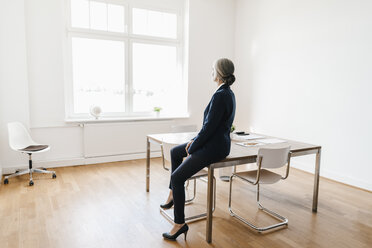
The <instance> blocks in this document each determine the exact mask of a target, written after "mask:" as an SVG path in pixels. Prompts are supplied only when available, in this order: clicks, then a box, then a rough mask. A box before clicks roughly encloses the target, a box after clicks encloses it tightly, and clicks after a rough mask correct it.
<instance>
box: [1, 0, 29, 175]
mask: <svg viewBox="0 0 372 248" xmlns="http://www.w3.org/2000/svg"><path fill="white" fill-rule="evenodd" d="M28 103H29V97H28V80H27V61H26V36H25V15H24V2H23V0H12V1H1V3H0V161H1V164H2V166H3V168H4V167H6V165H7V164H12V163H17V164H19V163H26V162H27V159H26V158H21V157H19V156H18V154H15V153H14V152H12V151H11V150H10V148H9V145H8V134H7V126H6V124H7V123H8V122H11V121H16V120H18V121H22V122H23V123H24V124H25V125H29V108H28V105H29V104H28Z"/></svg>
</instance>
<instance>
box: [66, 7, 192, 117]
mask: <svg viewBox="0 0 372 248" xmlns="http://www.w3.org/2000/svg"><path fill="white" fill-rule="evenodd" d="M71 1H73V0H65V2H66V5H65V6H66V11H65V13H66V15H65V20H66V22H65V23H66V24H65V26H66V39H65V44H64V47H65V59H64V60H65V63H64V64H65V75H66V78H65V113H66V119H67V120H70V119H86V118H91V116H90V115H89V113H74V102H73V101H74V96H73V94H74V92H73V72H72V38H73V37H80V38H92V39H106V40H117V41H123V42H124V46H125V50H124V51H125V112H122V113H110V112H104V113H103V114H102V117H103V118H105V117H108V118H123V117H124V118H125V117H128V118H133V117H151V116H153V112H152V111H149V112H133V77H132V76H133V71H132V44H133V43H144V44H154V45H166V46H175V47H176V49H177V68H178V75H179V82H180V83H181V84H182V87H183V88H186V89H187V85H185V84H186V82H185V80H184V72H185V70H184V67H185V60H184V52H185V47H184V45H185V42H184V1H183V0H179V1H178V2H177V1H174V0H160V1H157V3H159V5H154V2H153V0H143V1H138V0H137V1H136V0H93V1H97V2H104V3H112V4H118V5H122V6H124V8H125V9H124V15H125V23H124V30H125V32H124V33H116V32H109V31H101V30H93V29H85V28H75V27H72V25H71V6H70V3H71ZM170 3H172V4H171V5H170ZM133 8H142V9H146V10H152V11H160V12H166V13H172V14H176V15H177V38H176V39H173V38H163V37H155V36H147V35H138V34H133V33H132V9H133ZM185 94H187V91H186V92H185ZM186 104H187V103H186ZM178 115H179V114H175V116H178ZM181 115H182V116H184V115H187V114H186V113H182V114H181Z"/></svg>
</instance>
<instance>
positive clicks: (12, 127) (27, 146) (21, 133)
mask: <svg viewBox="0 0 372 248" xmlns="http://www.w3.org/2000/svg"><path fill="white" fill-rule="evenodd" d="M8 133H9V146H10V148H11V149H13V150H14V151H17V152H21V153H26V154H28V156H29V160H28V169H26V170H20V171H18V170H17V171H16V172H15V173H14V174H11V175H9V176H5V177H4V184H8V183H9V178H12V177H16V176H21V175H24V174H29V175H30V179H29V185H30V186H32V185H34V181H33V179H32V173H45V174H52V178H56V177H57V176H56V173H55V172H54V171H48V170H46V169H34V168H32V154H34V153H41V152H46V151H48V150H50V146H49V145H43V144H38V143H36V142H35V141H33V140H32V138H31V136H30V134H29V132H28V131H27V129H26V128H25V127H24V126H23V125H22V123H20V122H11V123H8Z"/></svg>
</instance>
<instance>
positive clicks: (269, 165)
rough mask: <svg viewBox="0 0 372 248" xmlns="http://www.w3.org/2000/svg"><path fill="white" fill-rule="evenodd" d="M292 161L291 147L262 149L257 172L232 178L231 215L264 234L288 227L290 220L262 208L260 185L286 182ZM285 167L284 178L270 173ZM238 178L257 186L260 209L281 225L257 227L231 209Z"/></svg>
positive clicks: (246, 172) (258, 158) (240, 174)
mask: <svg viewBox="0 0 372 248" xmlns="http://www.w3.org/2000/svg"><path fill="white" fill-rule="evenodd" d="M290 159H291V152H290V147H283V148H260V149H259V151H258V156H257V167H258V168H257V170H251V171H244V172H237V173H233V175H232V176H231V177H230V191H229V211H230V215H231V216H233V217H236V218H237V219H238V220H240V221H242V222H243V223H245V224H246V225H248V226H250V227H251V228H253V229H254V230H256V231H258V232H264V231H267V230H270V229H274V228H278V227H281V226H287V225H288V219H287V218H285V217H283V216H281V215H279V214H277V213H275V212H274V211H272V210H269V209H267V208H265V207H263V206H262V204H261V203H260V184H273V183H276V182H278V181H280V180H284V179H286V178H287V177H288V175H289V167H290ZM283 166H287V167H286V173H285V175H284V176H282V175H280V174H277V173H275V172H272V171H270V169H276V168H280V167H283ZM234 178H238V179H241V180H242V181H244V182H248V183H250V184H253V185H257V195H256V197H257V204H258V208H259V209H260V210H262V211H263V212H265V213H267V214H269V215H271V216H272V217H274V218H276V219H278V220H280V221H281V222H280V223H277V224H274V225H270V226H266V227H257V226H256V225H254V224H252V223H250V222H248V221H247V220H246V219H244V218H242V217H241V216H239V215H237V214H236V213H235V212H234V211H233V209H232V207H231V199H232V185H233V179H234Z"/></svg>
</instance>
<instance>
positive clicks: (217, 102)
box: [188, 94, 226, 154]
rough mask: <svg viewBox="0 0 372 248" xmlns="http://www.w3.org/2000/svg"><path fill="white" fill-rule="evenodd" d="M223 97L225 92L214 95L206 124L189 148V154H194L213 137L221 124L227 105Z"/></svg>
mask: <svg viewBox="0 0 372 248" xmlns="http://www.w3.org/2000/svg"><path fill="white" fill-rule="evenodd" d="M223 97H224V95H223V94H214V95H213V97H212V100H211V103H210V104H211V105H210V107H209V112H208V114H207V116H206V118H205V122H204V125H203V127H202V129H201V130H200V132H199V133H198V135H197V136H196V137H195V138H194V141H193V142H192V144H191V145H190V147H189V149H188V153H189V154H192V153H193V152H194V151H196V150H198V149H199V148H200V147H202V146H203V145H204V144H205V143H206V142H207V141H208V140H209V139H210V138H211V137H212V135H213V134H214V133H215V131H216V130H217V128H218V126H219V125H220V124H221V119H222V117H223V114H224V112H225V107H226V106H225V102H224V99H223Z"/></svg>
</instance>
